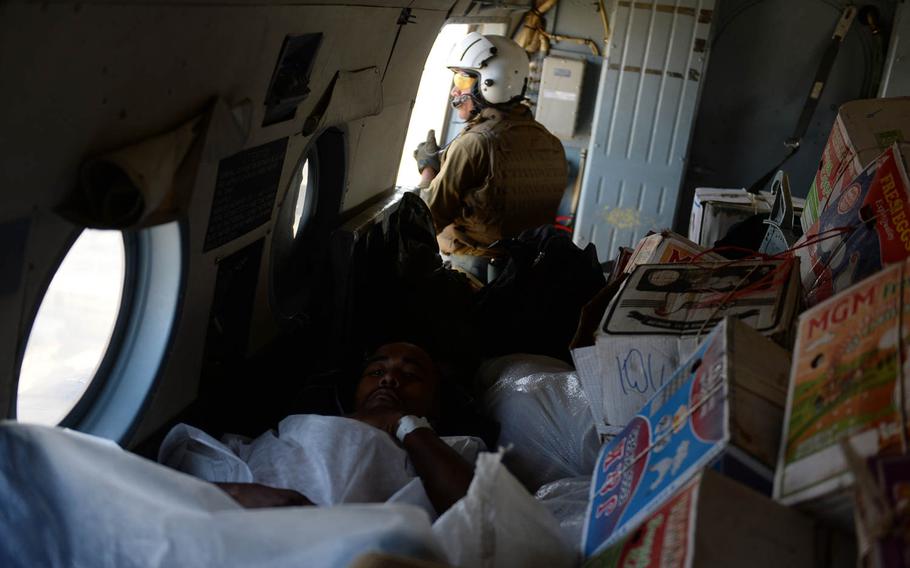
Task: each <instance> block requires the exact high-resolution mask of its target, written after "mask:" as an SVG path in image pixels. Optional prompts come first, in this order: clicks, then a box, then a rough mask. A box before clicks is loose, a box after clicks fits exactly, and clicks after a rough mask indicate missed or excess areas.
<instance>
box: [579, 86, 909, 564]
mask: <svg viewBox="0 0 910 568" xmlns="http://www.w3.org/2000/svg"><path fill="white" fill-rule="evenodd" d="M905 132H906V133H907V134H906V135H905V134H904V133H905ZM908 139H910V98H908V99H894V100H877V101H857V102H855V103H850V104H848V105H845V106H844V107H843V108H842V109H841V114H840V115H839V117H838V120H837V123H836V124H835V126H834V129H833V130H832V133H831V136H830V138H829V143H828V146H827V147H826V149H825V154H824V156H823V157H822V162H821V165H820V167H819V172H818V174H817V176H816V179H815V182H814V184H813V187H812V191H811V193H810V196H809V201H808V202H807V204H806V211H805V212H804V215H803V221H804V226H805V228H806V229H807V233H806V235H805V236H804V237H803V239H801V241H800V242H798V243H797V244H796V245H795V246H794V247H793V248H792V249H791V250H790V251H788V252H787V253H784V254H782V255H777V256H774V257H770V258H769V257H766V256H764V257H758V256H756V257H754V258H753V259H751V260H744V261H720V262H716V263H708V262H705V257H706V256H708V255H711V254H713V252H714V251H704V250H702V251H701V252H699V245H698V244H696V243H697V242H700V243H702V244H704V243H705V241H704V240H703V237H704V235H705V234H708V233H706V232H705V231H706V229H708V230H709V231H710V230H714V228H716V227H717V226H718V224H719V222H720V220H723V219H727V217H730V218H732V217H733V216H735V215H734V214H732V213H731V214H730V215H727V213H730V212H724V211H723V210H724V207H728V206H729V207H728V208H732V206H734V205H738V206H743V207H744V210H743V212H740V213H739V214H740V215H743V214H746V215H748V214H753V213H754V212H756V209H757V205H756V203H758V202H759V201H760V200H759V199H758V198H756V197H754V196H748V199H749V203H738V202H737V200H741V199H742V198H743V196H742V195H741V194H740V193H738V192H733V193H730V194H729V195H727V194H723V193H722V192H715V193H716V194H712V193H711V192H707V191H702V192H700V193H699V194H698V203H696V207H695V208H693V221H695V222H693V228H692V229H693V230H695V231H696V232H694V233H690V235H694V237H693V241H696V242H689V241H685V240H684V239H682V237H679V236H678V235H673V234H671V233H661V234H657V235H651V236H649V237H648V238H647V239H645V240H644V241H642V242H641V243H639V245H638V247H636V249H635V251H634V253H633V254H632V255H631V259H630V260H629V262H628V268H627V269H626V270H625V272H626V274H624V278H625V281H624V282H623V281H622V278H619V279H617V280H616V281H615V282H613V283H612V284H611V285H610V286H609V287H608V288H606V289H605V290H604V292H603V293H602V294H601V295H599V296H598V298H596V301H595V302H592V304H591V305H590V306H588V309H587V310H586V312H585V317H584V320H583V322H582V324H580V328H579V331H580V332H579V335H577V336H576V339H577V340H578V341H577V342H576V344H575V345H574V349H573V351H572V354H573V358H574V359H575V363H576V367H577V370H578V374H579V378H580V379H581V382H582V384H583V386H584V389H585V393H586V395H587V396H588V397H589V400H590V402H591V406H592V414H593V415H594V417H595V421H596V422H597V425H598V428H599V429H600V431H601V433H602V434H609V435H610V436H612V438H611V439H609V440H608V441H607V442H606V443H605V444H604V446H603V448H602V449H601V453H600V456H599V458H598V462H597V463H596V465H595V470H594V475H593V477H592V482H591V486H590V494H589V507H588V516H587V519H586V525H585V529H584V535H583V542H582V546H583V550H584V553H585V556H586V558H587V565H588V566H604V567H607V566H610V567H613V566H628V565H634V566H661V567H663V566H681V567H686V566H759V565H760V566H766V565H775V566H778V565H781V566H848V565H852V564H853V563H854V562H855V558H856V556H855V552H851V550H850V543H851V542H852V541H853V539H852V538H850V537H849V536H846V537H845V536H842V535H844V534H847V533H843V532H836V531H843V530H845V529H846V530H847V531H849V532H850V533H852V532H853V531H854V521H857V525H856V531H857V532H858V534H859V536H860V543H861V546H862V548H861V552H862V556H863V558H864V559H865V560H866V561H867V562H868V564H867V565H869V566H888V567H891V566H904V565H910V564H906V563H905V562H904V561H905V560H906V559H907V558H910V545H908V544H906V543H907V542H910V530H908V529H906V527H907V526H910V454H908V451H910V424H908V418H907V417H908V416H910V182H908V179H907V174H906V168H905V162H904V156H906V155H910V154H907V152H908V151H910V146H908V143H907V140H908ZM715 202H716V203H715ZM696 211H697V212H696ZM725 215H726V217H725ZM712 227H713V228H712ZM722 236H723V235H722V234H718V235H716V237H722ZM699 239H702V240H699ZM711 240H712V241H713V240H716V238H715V236H713V235H712V239H711ZM674 250H675V251H676V252H673V251H674ZM669 255H674V256H673V260H681V261H682V262H681V263H678V264H649V263H648V262H651V261H659V262H664V261H666V260H670V259H671V256H669ZM686 255H688V260H686ZM804 287H805V291H806V292H807V295H806V297H802V294H801V292H802V291H803V288H804ZM801 300H804V301H805V302H801ZM806 303H808V305H809V306H810V308H809V309H808V310H807V311H805V312H804V313H803V314H802V315H801V316H800V317H799V320H798V323H796V324H795V325H794V323H795V321H796V318H795V316H796V313H797V312H798V310H799V309H800V308H801V307H802V306H803V305H806ZM595 311H596V312H597V314H598V315H600V314H602V315H600V318H599V323H597V325H596V329H594V325H593V323H591V322H593V321H595V318H594V317H593V316H592V313H593V312H595ZM589 324H590V327H591V329H588V328H587V327H585V326H588V325H589ZM583 330H585V332H584V333H582V331H583ZM579 338H581V339H579ZM705 338H706V339H705ZM769 338H771V339H774V340H775V341H777V344H775V343H774V342H772V341H770V340H769ZM794 338H795V340H796V345H795V349H794V354H793V357H792V364H791V363H790V362H789V354H788V352H787V351H786V349H785V348H782V347H781V346H784V347H786V348H789V346H790V345H791V343H790V340H791V339H794ZM702 339H704V341H703V342H702V341H701V340H702ZM788 367H789V369H788ZM785 390H786V392H787V395H786V397H785V396H784V391H785ZM866 459H868V460H869V462H868V463H866V461H865V460H866ZM858 464H859V465H858ZM721 475H722V477H721ZM771 477H773V496H774V498H775V500H776V501H777V502H776V503H775V502H774V501H772V500H770V499H769V498H768V497H766V496H764V495H762V494H761V492H763V491H764V492H767V493H772V491H771V487H770V483H769V480H770V479H771ZM756 490H758V491H756ZM857 511H858V514H857ZM807 514H808V516H807ZM812 517H814V518H812ZM819 523H821V525H820V524H819ZM838 525H839V527H840V528H831V527H832V526H833V527H837V526H838ZM820 526H824V527H826V528H823V529H819V527H820ZM832 531H834V532H832ZM832 535H838V536H832ZM820 537H822V538H821V540H820ZM838 547H840V548H838ZM832 551H834V552H832Z"/></svg>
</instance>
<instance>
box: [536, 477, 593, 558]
mask: <svg viewBox="0 0 910 568" xmlns="http://www.w3.org/2000/svg"><path fill="white" fill-rule="evenodd" d="M590 493H591V476H590V475H581V476H578V477H567V478H565V479H560V480H557V481H554V482H552V483H547V484H546V485H544V486H542V487H541V488H540V489H538V490H537V493H535V494H534V498H535V499H537V500H538V501H539V502H540V503H541V504H542V505H543V506H544V508H546V509H547V511H550V514H552V515H553V516H554V517H555V518H556V520H558V521H559V527H560V528H561V529H562V533H563V536H564V537H565V539H566V541H567V542H568V543H569V544H570V545H571V546H573V547H575V548H577V549H578V548H580V546H581V537H582V533H583V532H584V527H585V518H586V517H587V516H588V500H589V498H590Z"/></svg>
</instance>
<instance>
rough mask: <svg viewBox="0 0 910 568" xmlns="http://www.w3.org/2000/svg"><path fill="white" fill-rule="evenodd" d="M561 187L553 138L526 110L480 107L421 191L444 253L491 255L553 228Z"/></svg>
mask: <svg viewBox="0 0 910 568" xmlns="http://www.w3.org/2000/svg"><path fill="white" fill-rule="evenodd" d="M566 183H567V170H566V156H565V151H564V150H563V147H562V144H561V143H560V142H559V139H558V138H556V137H555V136H553V135H552V134H550V133H549V132H548V131H547V129H546V128H544V127H543V126H542V125H541V124H540V123H538V122H536V121H535V120H534V117H533V116H532V115H531V110H530V109H529V108H528V107H526V106H525V105H518V106H517V107H516V108H514V109H512V110H511V111H502V110H499V109H494V108H486V109H484V110H483V111H481V112H480V114H479V115H478V116H477V117H475V118H474V119H472V120H471V121H470V122H469V123H468V125H467V126H466V127H465V128H464V130H462V132H461V133H460V134H459V135H458V137H457V138H455V140H453V141H452V143H451V144H450V145H449V147H448V148H447V149H446V151H445V153H444V154H443V156H442V167H441V170H440V171H439V173H438V174H437V175H436V177H435V178H434V179H433V181H432V182H431V183H430V185H429V188H428V190H427V192H426V195H427V204H428V205H429V207H430V211H431V212H432V213H433V221H434V223H435V225H436V233H437V237H436V238H437V240H438V241H439V249H440V251H441V252H442V253H443V254H462V255H475V256H496V253H495V251H488V250H486V247H488V246H489V245H490V244H492V243H494V242H495V241H497V240H499V239H501V238H508V237H515V236H517V235H518V234H519V233H520V232H521V231H523V230H525V229H530V228H533V227H537V226H539V225H545V224H549V223H553V221H554V217H555V216H556V209H557V208H558V207H559V202H560V200H561V199H562V195H563V192H564V191H565V188H566Z"/></svg>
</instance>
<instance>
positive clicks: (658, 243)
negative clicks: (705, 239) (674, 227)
mask: <svg viewBox="0 0 910 568" xmlns="http://www.w3.org/2000/svg"><path fill="white" fill-rule="evenodd" d="M705 250H706V249H705V248H704V247H700V246H698V245H697V244H695V243H693V242H692V241H690V240H689V239H687V238H685V237H684V236H682V235H678V234H676V233H674V232H673V231H661V232H660V233H654V234H653V235H648V236H647V237H645V238H643V239H642V240H640V241H638V245H636V247H635V250H634V251H632V257H631V258H629V260H628V261H627V262H626V267H625V268H624V269H623V272H624V273H625V274H631V273H632V271H633V270H635V267H636V266H641V265H642V264H675V263H678V262H691V261H692V260H695V259H696V258H697V259H698V261H699V262H712V261H714V262H719V261H724V260H726V259H725V258H724V257H722V256H720V255H717V254H714V253H708V252H705Z"/></svg>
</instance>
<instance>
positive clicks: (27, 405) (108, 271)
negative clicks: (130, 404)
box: [16, 229, 126, 425]
mask: <svg viewBox="0 0 910 568" xmlns="http://www.w3.org/2000/svg"><path fill="white" fill-rule="evenodd" d="M125 274H126V251H125V247H124V240H123V235H122V233H121V232H119V231H99V230H92V229H86V230H84V231H83V232H82V234H81V235H80V236H79V238H78V239H76V241H75V243H73V246H72V247H71V248H70V250H69V252H68V253H67V254H66V257H65V258H64V259H63V262H62V263H61V264H60V266H59V268H58V269H57V272H56V273H55V274H54V277H53V279H52V280H51V283H50V286H49V287H48V289H47V291H46V292H45V294H44V298H43V299H42V301H41V305H40V307H39V308H38V312H37V315H36V316H35V319H34V321H33V323H32V327H31V331H30V332H29V336H28V341H27V343H26V347H25V353H24V355H23V360H22V366H21V369H20V372H19V386H18V392H17V398H16V416H17V418H18V419H19V420H21V421H23V422H32V423H39V424H49V425H55V424H59V423H60V422H61V421H62V420H63V419H64V418H65V417H66V416H67V415H68V414H69V413H70V411H71V410H72V409H73V408H74V407H75V406H76V404H77V403H78V402H79V401H80V399H82V397H83V396H85V394H86V392H87V391H89V389H90V387H92V386H96V385H93V381H95V380H96V379H99V378H100V374H99V373H98V369H99V367H100V366H101V363H102V361H103V360H104V358H105V354H106V353H107V351H108V347H109V346H110V344H111V337H112V335H113V333H114V329H115V327H116V325H117V321H118V316H119V314H120V310H121V304H122V300H123V290H124V279H125Z"/></svg>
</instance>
